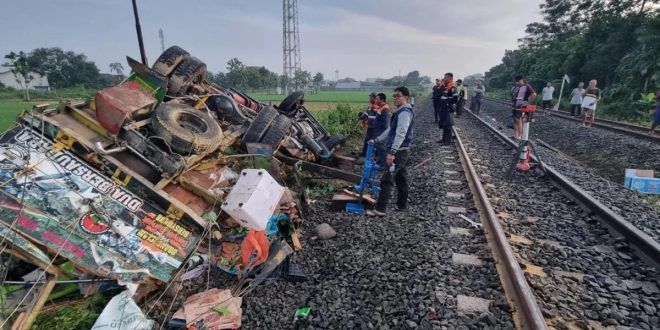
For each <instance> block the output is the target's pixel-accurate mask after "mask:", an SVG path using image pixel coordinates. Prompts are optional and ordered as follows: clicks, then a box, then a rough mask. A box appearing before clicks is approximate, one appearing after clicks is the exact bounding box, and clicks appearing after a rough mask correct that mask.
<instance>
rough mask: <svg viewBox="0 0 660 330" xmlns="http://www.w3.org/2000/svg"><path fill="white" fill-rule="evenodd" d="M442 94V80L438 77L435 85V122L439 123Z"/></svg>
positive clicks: (433, 97)
mask: <svg viewBox="0 0 660 330" xmlns="http://www.w3.org/2000/svg"><path fill="white" fill-rule="evenodd" d="M441 94H442V80H440V79H436V80H435V85H433V96H432V97H431V98H432V99H433V117H434V118H435V121H434V123H437V122H438V121H439V119H440V96H441Z"/></svg>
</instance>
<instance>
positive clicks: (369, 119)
mask: <svg viewBox="0 0 660 330" xmlns="http://www.w3.org/2000/svg"><path fill="white" fill-rule="evenodd" d="M374 108H376V92H371V93H370V94H369V104H368V105H367V109H366V110H365V111H364V112H362V113H360V117H359V118H360V120H362V127H363V128H364V129H366V130H367V131H366V134H365V135H364V143H363V144H362V157H364V156H365V155H366V154H367V141H369V140H371V139H374V138H376V137H377V136H378V135H376V134H375V133H374V123H375V119H376V112H375V110H374Z"/></svg>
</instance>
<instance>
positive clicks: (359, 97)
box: [249, 92, 369, 104]
mask: <svg viewBox="0 0 660 330" xmlns="http://www.w3.org/2000/svg"><path fill="white" fill-rule="evenodd" d="M249 95H250V96H252V97H254V98H255V99H257V100H259V101H261V102H269V101H272V102H279V101H282V100H283V99H284V97H285V95H278V94H264V93H250V94H249ZM368 95H369V93H367V92H318V93H316V94H310V93H307V94H305V101H307V102H333V103H365V104H366V103H367V102H369V96H368Z"/></svg>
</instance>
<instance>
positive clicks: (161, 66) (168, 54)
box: [153, 46, 190, 76]
mask: <svg viewBox="0 0 660 330" xmlns="http://www.w3.org/2000/svg"><path fill="white" fill-rule="evenodd" d="M188 57H190V54H188V52H187V51H185V50H183V48H181V47H179V46H172V47H170V48H168V49H166V50H165V51H164V52H163V53H162V54H160V56H158V58H157V59H156V62H154V66H153V69H154V71H156V72H158V73H160V74H162V75H165V76H169V75H170V74H171V73H172V72H173V71H174V69H176V67H177V66H179V64H181V61H183V60H184V59H186V58H188Z"/></svg>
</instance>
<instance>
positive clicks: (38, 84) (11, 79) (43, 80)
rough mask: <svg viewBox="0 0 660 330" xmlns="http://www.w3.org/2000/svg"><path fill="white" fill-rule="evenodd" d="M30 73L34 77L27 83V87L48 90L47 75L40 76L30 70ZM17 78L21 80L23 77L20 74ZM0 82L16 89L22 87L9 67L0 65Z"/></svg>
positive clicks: (47, 91) (46, 91)
mask: <svg viewBox="0 0 660 330" xmlns="http://www.w3.org/2000/svg"><path fill="white" fill-rule="evenodd" d="M31 75H32V76H33V77H34V78H33V79H32V80H31V81H30V84H29V85H28V88H29V89H31V90H34V91H38V92H43V93H49V92H50V85H49V84H48V76H42V75H40V74H38V73H36V72H32V73H31ZM18 79H19V80H20V81H21V82H22V81H23V77H22V76H21V75H18ZM0 83H2V84H3V85H5V86H7V87H11V88H15V89H18V90H22V89H23V86H21V84H20V83H19V82H18V81H16V77H15V76H14V74H13V73H12V72H11V68H8V67H0Z"/></svg>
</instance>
